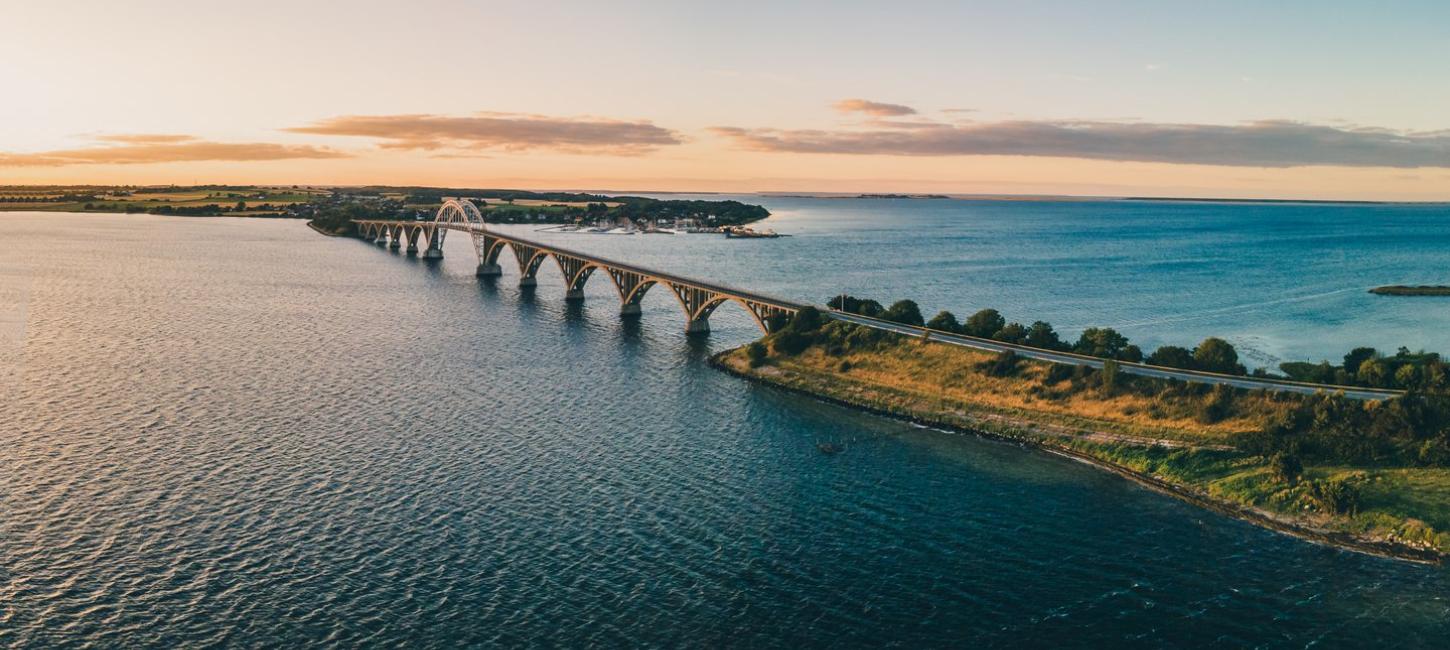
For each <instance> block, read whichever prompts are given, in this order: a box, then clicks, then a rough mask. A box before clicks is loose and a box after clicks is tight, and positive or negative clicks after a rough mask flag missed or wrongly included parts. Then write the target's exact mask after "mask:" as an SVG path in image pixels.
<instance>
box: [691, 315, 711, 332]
mask: <svg viewBox="0 0 1450 650" xmlns="http://www.w3.org/2000/svg"><path fill="white" fill-rule="evenodd" d="M685 333H686V334H709V333H710V319H708V318H696V319H693V320H690V321H688V322H686V323H685Z"/></svg>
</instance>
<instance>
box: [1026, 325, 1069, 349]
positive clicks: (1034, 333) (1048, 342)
mask: <svg viewBox="0 0 1450 650" xmlns="http://www.w3.org/2000/svg"><path fill="white" fill-rule="evenodd" d="M1023 343H1025V344H1027V345H1030V346H1032V347H1034V348H1042V349H1044V350H1056V349H1059V348H1061V347H1062V340H1061V339H1059V338H1057V332H1054V331H1052V325H1051V324H1049V323H1047V322H1046V321H1037V322H1034V323H1032V325H1031V326H1030V327H1028V328H1027V338H1026V339H1025V340H1024V341H1023Z"/></svg>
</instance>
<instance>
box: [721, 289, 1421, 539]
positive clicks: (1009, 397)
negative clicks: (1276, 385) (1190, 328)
mask: <svg viewBox="0 0 1450 650" xmlns="http://www.w3.org/2000/svg"><path fill="white" fill-rule="evenodd" d="M713 361H714V363H715V365H716V366H717V367H719V368H721V369H723V370H726V371H728V372H731V373H734V374H737V375H739V376H742V377H745V378H748V379H751V380H754V381H758V382H761V383H764V384H769V385H772V386H777V387H780V388H784V389H787V390H791V391H796V392H800V393H804V394H808V395H811V396H815V397H817V398H820V399H824V400H827V401H831V402H836V403H840V404H844V405H849V406H853V407H857V408H862V409H866V410H869V411H873V412H876V413H881V414H885V415H890V416H895V417H900V418H906V419H910V420H913V421H916V422H920V423H923V424H928V425H932V426H937V427H943V428H950V429H956V430H962V431H968V432H972V433H976V434H979V435H985V436H989V437H995V438H1001V439H1007V440H1012V441H1016V442H1020V443H1026V444H1031V445H1034V446H1037V447H1040V448H1043V449H1047V450H1051V451H1053V452H1055V453H1061V454H1066V455H1070V456H1073V457H1076V458H1079V459H1083V460H1086V461H1089V462H1092V463H1094V464H1097V465H1099V466H1100V467H1103V468H1106V469H1109V470H1110V471H1114V472H1117V473H1119V474H1122V475H1124V476H1128V477H1130V478H1132V479H1134V480H1137V481H1139V482H1141V483H1144V484H1146V485H1148V486H1151V487H1153V488H1155V489H1158V490H1161V491H1164V492H1167V493H1171V494H1173V495H1175V496H1177V497H1179V498H1182V499H1185V500H1187V501H1190V502H1192V503H1195V504H1198V505H1200V506H1203V507H1206V508H1209V509H1212V510H1216V511H1219V512H1222V513H1225V514H1229V515H1231V516H1236V517H1240V518H1243V519H1246V520H1249V521H1252V522H1255V523H1258V524H1260V525H1263V526H1266V527H1270V528H1273V529H1276V530H1280V531H1283V532H1288V533H1291V534H1294V535H1298V536H1301V537H1305V538H1309V539H1313V540H1316V541H1320V542H1324V543H1330V544H1334V545H1337V546H1341V547H1345V548H1352V549H1355V550H1359V551H1364V552H1370V553H1377V554H1382V555H1387V556H1393V557H1398V558H1403V559H1409V560H1415V561H1424V562H1437V563H1438V562H1442V561H1443V560H1444V559H1445V558H1446V557H1447V555H1450V394H1447V393H1446V392H1444V391H1411V392H1410V393H1409V394H1407V395H1406V396H1404V397H1401V398H1396V399H1393V400H1389V401H1384V402H1378V401H1371V402H1361V401H1356V400H1352V399H1347V398H1345V397H1344V396H1342V395H1339V394H1325V393H1320V394H1317V395H1302V394H1292V393H1270V392H1265V391H1246V390H1242V389H1235V388H1230V387H1228V386H1212V387H1210V386H1207V385H1204V384H1189V383H1184V382H1180V381H1173V380H1163V379H1152V378H1146V377H1139V376H1132V375H1128V374H1126V373H1121V372H1119V371H1118V367H1117V365H1116V363H1115V362H1109V363H1107V364H1106V365H1105V367H1104V368H1103V369H1102V370H1095V369H1091V368H1087V367H1083V366H1069V365H1061V364H1054V363H1047V362H1039V361H1033V360H1028V359H1024V358H1021V357H1018V356H1016V355H1014V354H1013V353H1011V352H1010V351H1009V352H1003V353H1000V354H994V353H989V352H983V351H976V350H971V349H966V348H961V347H956V346H949V345H940V344H934V343H929V342H922V341H920V340H919V339H912V338H906V337H901V336H898V335H894V334H891V333H888V332H884V331H879V330H874V329H869V328H864V327H858V326H855V325H852V324H849V323H845V322H840V321H834V320H829V319H826V318H824V317H823V315H822V314H821V313H820V312H817V311H815V310H814V309H807V310H803V311H802V312H801V313H799V314H798V315H797V316H796V317H795V318H794V319H792V320H791V321H790V322H789V323H788V324H785V325H784V326H783V327H781V328H779V329H778V330H777V331H776V332H775V333H773V334H771V335H770V336H768V337H766V338H764V339H762V340H760V341H757V342H755V343H752V344H750V345H747V346H744V347H741V348H737V349H734V350H730V351H727V352H723V353H721V354H719V355H717V356H716V357H715V358H714V360H713Z"/></svg>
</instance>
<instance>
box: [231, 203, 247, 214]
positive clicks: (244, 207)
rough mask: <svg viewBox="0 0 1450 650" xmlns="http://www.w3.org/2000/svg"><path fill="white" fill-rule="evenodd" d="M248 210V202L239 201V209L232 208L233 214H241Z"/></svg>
mask: <svg viewBox="0 0 1450 650" xmlns="http://www.w3.org/2000/svg"><path fill="white" fill-rule="evenodd" d="M246 209H247V202H246V201H237V207H235V208H232V211H233V212H241V211H243V210H246Z"/></svg>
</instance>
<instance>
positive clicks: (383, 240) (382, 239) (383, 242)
mask: <svg viewBox="0 0 1450 650" xmlns="http://www.w3.org/2000/svg"><path fill="white" fill-rule="evenodd" d="M373 243H374V244H377V245H378V247H379V248H384V247H386V246H387V245H388V236H387V235H378V238H377V239H374V240H373Z"/></svg>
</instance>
